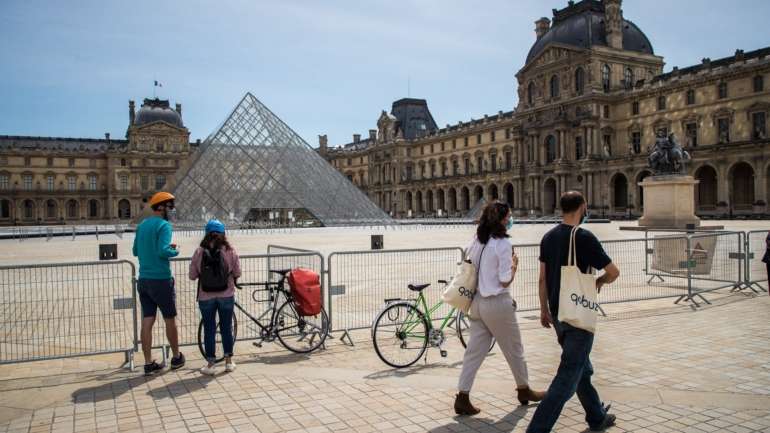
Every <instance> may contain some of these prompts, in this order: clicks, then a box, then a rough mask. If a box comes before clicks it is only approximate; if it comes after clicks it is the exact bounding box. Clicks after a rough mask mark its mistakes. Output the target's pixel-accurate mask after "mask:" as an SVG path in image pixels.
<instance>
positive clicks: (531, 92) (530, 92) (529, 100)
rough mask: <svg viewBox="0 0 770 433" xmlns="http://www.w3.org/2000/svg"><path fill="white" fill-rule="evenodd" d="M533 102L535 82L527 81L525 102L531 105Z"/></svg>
mask: <svg viewBox="0 0 770 433" xmlns="http://www.w3.org/2000/svg"><path fill="white" fill-rule="evenodd" d="M534 103H535V83H529V86H527V104H529V105H532V104H534Z"/></svg>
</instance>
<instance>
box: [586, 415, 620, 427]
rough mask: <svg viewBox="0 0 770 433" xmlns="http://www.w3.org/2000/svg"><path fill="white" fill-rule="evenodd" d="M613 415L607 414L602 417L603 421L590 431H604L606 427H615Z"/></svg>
mask: <svg viewBox="0 0 770 433" xmlns="http://www.w3.org/2000/svg"><path fill="white" fill-rule="evenodd" d="M615 418H616V417H615V415H613V414H611V413H608V414H607V415H604V420H603V421H602V422H601V424H599V425H598V426H596V427H591V431H604V430H605V429H607V428H608V427H612V426H614V425H615Z"/></svg>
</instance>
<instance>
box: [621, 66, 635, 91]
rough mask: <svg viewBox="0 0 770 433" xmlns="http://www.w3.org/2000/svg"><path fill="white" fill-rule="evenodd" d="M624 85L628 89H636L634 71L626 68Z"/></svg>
mask: <svg viewBox="0 0 770 433" xmlns="http://www.w3.org/2000/svg"><path fill="white" fill-rule="evenodd" d="M623 84H625V86H626V89H630V88H632V87H634V71H633V70H631V68H626V70H625V71H623Z"/></svg>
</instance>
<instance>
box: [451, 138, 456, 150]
mask: <svg viewBox="0 0 770 433" xmlns="http://www.w3.org/2000/svg"><path fill="white" fill-rule="evenodd" d="M452 149H457V139H454V138H453V139H452Z"/></svg>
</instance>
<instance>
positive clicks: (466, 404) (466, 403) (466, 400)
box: [455, 392, 481, 415]
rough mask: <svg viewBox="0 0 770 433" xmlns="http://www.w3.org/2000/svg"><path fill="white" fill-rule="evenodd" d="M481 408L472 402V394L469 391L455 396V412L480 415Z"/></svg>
mask: <svg viewBox="0 0 770 433" xmlns="http://www.w3.org/2000/svg"><path fill="white" fill-rule="evenodd" d="M479 412H481V409H478V408H476V407H474V406H473V405H472V404H471V399H470V396H469V395H468V393H467V392H459V393H457V395H456V396H455V413H456V414H458V415H478V414H479Z"/></svg>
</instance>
